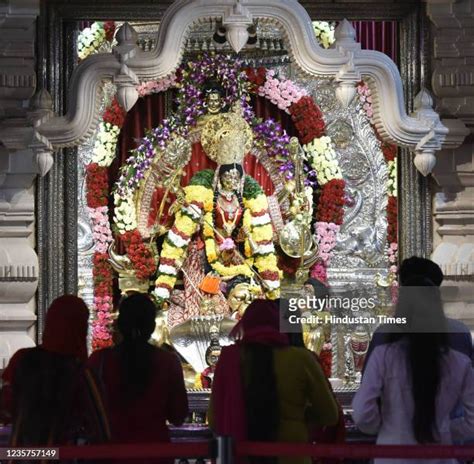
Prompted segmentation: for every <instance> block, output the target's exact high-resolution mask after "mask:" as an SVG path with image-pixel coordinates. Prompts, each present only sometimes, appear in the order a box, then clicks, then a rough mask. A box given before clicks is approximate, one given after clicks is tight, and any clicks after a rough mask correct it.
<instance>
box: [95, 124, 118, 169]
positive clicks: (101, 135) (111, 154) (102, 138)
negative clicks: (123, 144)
mask: <svg viewBox="0 0 474 464" xmlns="http://www.w3.org/2000/svg"><path fill="white" fill-rule="evenodd" d="M119 134H120V128H119V127H118V126H114V125H112V124H110V123H104V122H101V123H100V124H99V129H98V132H97V136H96V142H95V144H94V150H93V155H92V162H93V163H97V164H98V165H99V166H105V167H108V166H110V165H111V164H112V162H113V160H114V158H115V149H116V147H117V140H118V137H119Z"/></svg>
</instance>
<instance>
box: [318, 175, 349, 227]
mask: <svg viewBox="0 0 474 464" xmlns="http://www.w3.org/2000/svg"><path fill="white" fill-rule="evenodd" d="M344 187H345V182H344V180H342V179H332V180H330V181H329V182H328V183H327V184H324V185H323V187H322V188H321V191H320V193H319V199H318V206H317V209H316V218H317V221H320V222H332V223H334V224H337V225H341V224H342V221H343V218H344V209H343V208H344V204H345V197H344Z"/></svg>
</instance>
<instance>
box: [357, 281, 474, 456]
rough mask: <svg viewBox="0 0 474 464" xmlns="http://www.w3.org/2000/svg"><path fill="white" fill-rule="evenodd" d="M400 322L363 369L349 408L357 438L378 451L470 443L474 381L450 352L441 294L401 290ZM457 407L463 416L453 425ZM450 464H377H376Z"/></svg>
mask: <svg viewBox="0 0 474 464" xmlns="http://www.w3.org/2000/svg"><path fill="white" fill-rule="evenodd" d="M396 315H397V317H405V318H406V321H407V323H406V324H404V325H402V326H400V327H399V328H398V329H399V330H398V331H393V332H392V333H391V334H388V336H389V340H388V343H385V344H383V345H380V346H378V347H376V348H375V349H374V351H373V353H372V355H371V356H370V359H369V360H368V363H367V365H366V369H365V373H364V377H363V380H362V383H361V386H360V389H359V391H358V392H357V394H356V395H355V397H354V401H353V405H352V406H353V410H354V411H353V417H354V421H355V423H356V425H357V426H358V427H359V429H360V430H361V431H362V432H365V433H369V434H377V443H378V444H407V445H408V444H428V443H440V444H451V443H452V442H453V441H454V440H462V439H468V438H472V437H473V436H474V375H473V372H472V367H471V360H470V359H469V358H468V357H467V356H466V355H465V354H462V353H460V352H459V351H455V350H453V349H452V348H450V347H449V343H448V337H447V333H446V327H447V323H446V318H445V316H444V312H443V307H442V302H441V297H440V292H439V288H438V287H437V286H436V285H434V284H433V282H432V281H430V280H428V279H424V278H422V277H416V278H413V279H411V280H410V281H408V282H406V283H405V286H404V287H401V288H400V297H399V302H398V305H397V311H396ZM459 403H460V404H462V406H463V409H464V414H463V416H462V417H459V418H457V419H453V420H452V419H451V418H450V413H451V411H452V410H453V409H454V408H455V406H456V405H457V404H459ZM407 462H413V463H423V462H426V463H430V464H434V463H439V464H441V463H442V464H448V463H449V464H451V463H454V462H455V461H454V460H449V459H448V460H425V461H422V460H416V461H411V460H406V459H402V460H395V459H376V460H375V463H376V464H382V463H383V464H389V463H390V464H395V463H397V464H402V463H403V464H406V463H407Z"/></svg>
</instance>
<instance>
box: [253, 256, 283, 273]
mask: <svg viewBox="0 0 474 464" xmlns="http://www.w3.org/2000/svg"><path fill="white" fill-rule="evenodd" d="M255 265H256V266H257V268H258V270H259V271H260V272H262V271H279V269H278V264H277V258H276V256H275V255H274V254H271V255H265V256H257V258H256V259H255Z"/></svg>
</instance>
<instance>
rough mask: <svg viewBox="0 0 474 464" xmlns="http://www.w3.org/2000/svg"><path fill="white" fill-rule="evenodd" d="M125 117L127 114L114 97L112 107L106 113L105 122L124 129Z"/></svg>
mask: <svg viewBox="0 0 474 464" xmlns="http://www.w3.org/2000/svg"><path fill="white" fill-rule="evenodd" d="M125 116H127V113H126V112H125V110H124V109H123V108H122V107H121V106H120V105H119V102H118V101H117V98H116V97H114V99H113V100H112V103H111V104H110V106H108V107H107V109H106V110H105V112H104V115H103V118H102V119H103V121H104V122H108V123H110V124H112V125H114V126H118V127H120V128H121V127H122V126H123V123H124V122H125Z"/></svg>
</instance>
